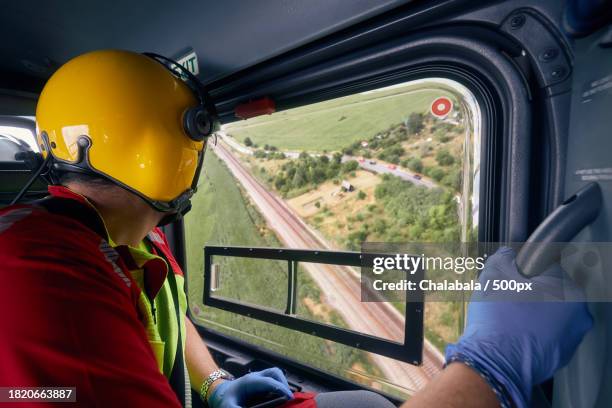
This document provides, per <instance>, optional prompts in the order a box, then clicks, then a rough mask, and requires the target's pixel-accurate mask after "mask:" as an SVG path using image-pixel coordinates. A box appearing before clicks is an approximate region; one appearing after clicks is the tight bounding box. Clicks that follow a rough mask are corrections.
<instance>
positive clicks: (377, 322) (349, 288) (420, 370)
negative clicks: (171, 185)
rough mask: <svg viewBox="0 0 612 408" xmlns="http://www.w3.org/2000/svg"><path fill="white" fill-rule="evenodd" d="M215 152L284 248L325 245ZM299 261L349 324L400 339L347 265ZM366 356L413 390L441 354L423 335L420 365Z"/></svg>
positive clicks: (390, 318)
mask: <svg viewBox="0 0 612 408" xmlns="http://www.w3.org/2000/svg"><path fill="white" fill-rule="evenodd" d="M214 152H215V153H216V155H217V156H218V157H219V158H220V159H221V160H223V161H224V162H225V163H226V165H227V166H228V168H229V169H230V171H231V172H232V174H233V175H234V177H235V178H236V179H237V180H238V181H239V182H240V184H241V185H242V186H243V188H244V189H245V190H246V192H247V193H248V194H249V196H250V198H251V200H252V201H253V202H254V203H255V205H256V206H257V207H258V208H259V210H260V212H261V213H262V215H263V216H264V218H265V219H266V221H267V223H268V225H269V226H270V227H271V228H272V229H273V230H274V231H275V232H276V234H277V236H278V237H279V239H280V240H281V241H282V243H283V244H284V245H286V246H287V247H289V248H308V249H320V248H325V249H330V248H329V245H328V244H327V243H326V242H325V241H324V240H323V239H322V238H321V237H320V236H318V234H317V233H316V232H315V231H313V230H312V229H311V228H310V227H309V226H308V225H306V223H305V222H304V221H303V220H301V218H300V217H298V216H297V215H296V214H295V213H294V212H293V210H292V209H291V208H289V207H288V206H287V204H286V203H285V202H284V201H283V200H282V199H281V198H279V197H278V196H276V194H274V193H273V192H270V191H268V190H267V189H266V188H265V187H264V186H263V185H262V184H261V183H259V181H257V180H256V179H255V178H254V177H253V176H252V175H251V174H250V173H249V172H248V170H247V169H246V168H245V167H244V166H243V165H242V163H241V162H240V161H239V160H238V159H237V158H236V157H235V156H234V155H233V154H232V153H231V152H230V151H229V150H228V149H227V148H225V147H224V146H223V144H218V145H217V146H216V147H214ZM302 266H303V267H304V268H305V269H306V270H307V271H308V273H309V274H310V275H311V276H312V278H313V279H314V280H315V282H316V283H317V285H318V286H319V287H320V288H321V290H322V292H323V293H324V296H325V300H326V301H327V303H328V304H329V305H330V306H332V307H333V308H334V309H335V310H336V311H337V312H338V313H339V314H340V315H341V316H342V317H343V319H344V321H345V322H346V324H347V326H348V328H350V329H352V330H355V331H358V332H361V333H366V334H371V335H374V336H378V337H382V338H386V339H389V340H394V341H400V342H402V341H403V335H404V317H403V316H402V315H401V314H400V313H399V312H398V311H397V310H396V309H395V308H394V307H393V306H392V305H390V304H388V303H383V302H361V286H360V282H359V279H358V278H357V277H356V276H355V274H354V272H353V271H351V270H350V268H348V267H342V266H334V265H324V264H303V265H302ZM371 356H372V359H373V360H374V361H375V363H376V364H377V366H378V367H379V368H380V369H381V371H382V372H383V373H384V376H385V378H386V381H387V382H389V383H390V384H394V385H397V386H400V387H403V388H407V389H409V390H413V391H416V390H418V389H420V388H421V387H423V386H424V385H425V384H426V383H427V381H429V379H431V378H432V377H433V376H434V375H435V374H436V373H437V372H439V371H440V370H441V369H442V365H443V357H442V355H441V354H440V353H439V352H438V351H437V350H436V349H435V348H434V347H433V346H432V345H431V344H430V343H429V342H427V341H426V342H425V344H424V348H423V364H422V365H421V366H414V365H411V364H407V363H402V362H399V361H396V360H393V359H390V358H387V357H382V356H378V355H374V354H372V355H371Z"/></svg>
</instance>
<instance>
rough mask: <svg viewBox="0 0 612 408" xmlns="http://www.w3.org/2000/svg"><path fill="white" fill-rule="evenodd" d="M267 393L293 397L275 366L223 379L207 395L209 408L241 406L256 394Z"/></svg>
mask: <svg viewBox="0 0 612 408" xmlns="http://www.w3.org/2000/svg"><path fill="white" fill-rule="evenodd" d="M268 393H275V394H279V396H282V395H284V396H286V397H287V398H289V399H292V398H293V393H292V392H291V390H290V389H289V384H287V379H286V378H285V375H284V374H283V372H282V371H281V370H280V369H279V368H276V367H272V368H268V369H266V370H263V371H256V372H254V373H249V374H246V375H243V376H242V377H240V378H237V379H235V380H232V381H224V382H222V383H221V384H219V385H218V386H216V387H215V388H214V389H213V390H212V393H211V395H209V396H208V406H209V407H210V408H241V407H243V406H244V405H245V403H246V402H247V401H248V400H249V399H250V398H253V397H255V396H257V395H265V394H268Z"/></svg>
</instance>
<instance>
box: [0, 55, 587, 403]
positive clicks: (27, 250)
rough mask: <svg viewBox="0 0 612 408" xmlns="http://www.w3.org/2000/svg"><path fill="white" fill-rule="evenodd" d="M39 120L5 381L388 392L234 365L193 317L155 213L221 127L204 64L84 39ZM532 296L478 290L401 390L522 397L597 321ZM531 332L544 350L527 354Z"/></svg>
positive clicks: (4, 288) (1, 290) (85, 387)
mask: <svg viewBox="0 0 612 408" xmlns="http://www.w3.org/2000/svg"><path fill="white" fill-rule="evenodd" d="M177 70H178V71H177ZM36 120H37V127H38V129H37V142H38V144H39V145H40V148H41V152H42V155H43V157H44V162H43V163H42V164H41V167H40V170H41V171H42V172H43V173H44V174H45V176H46V177H47V178H48V179H49V181H50V182H51V185H50V187H49V193H50V195H49V196H48V197H47V198H44V199H42V200H39V201H35V202H34V203H29V204H16V205H12V206H9V207H7V208H4V209H2V210H0V249H1V250H0V275H1V276H2V281H3V284H2V285H0V323H1V324H2V330H0V361H1V362H2V369H1V370H0V386H11V387H34V386H56V387H75V388H76V401H77V403H79V404H80V405H82V406H92V405H93V406H114V405H119V406H135V407H141V406H142V407H175V406H180V405H181V404H182V405H187V406H189V405H190V394H191V391H190V389H191V388H193V389H194V390H196V391H197V392H199V394H200V397H201V398H202V399H203V400H204V401H206V402H207V404H208V406H210V407H211V408H220V407H231V408H237V407H240V406H244V405H245V403H246V402H247V401H248V400H249V399H250V398H251V397H252V396H254V395H259V394H268V393H272V394H276V395H280V396H285V397H287V398H293V397H295V400H294V401H292V402H290V404H293V403H294V402H300V401H302V402H303V403H304V405H303V406H304V407H306V406H308V407H314V406H316V405H315V401H316V404H318V406H319V407H324V406H350V407H352V408H359V407H389V406H392V404H390V403H389V402H388V401H386V400H385V399H384V398H382V397H380V396H378V395H377V394H373V393H367V392H360V393H358V394H350V395H348V394H344V393H339V394H334V393H331V394H327V395H325V394H321V395H319V396H317V397H316V398H315V399H314V400H313V396H312V395H306V394H296V395H295V396H294V395H293V394H292V393H291V391H290V389H289V386H288V384H287V380H286V379H285V376H284V375H283V373H282V371H280V370H279V369H277V368H270V369H267V370H264V371H261V372H255V373H250V374H247V375H245V376H243V377H240V378H238V379H232V378H230V376H229V375H228V374H227V373H225V372H223V371H222V370H219V368H218V367H217V366H216V364H215V362H214V361H213V359H212V357H211V356H210V354H209V352H208V350H207V348H206V346H205V344H204V343H203V342H202V340H201V338H200V336H199V335H198V333H197V331H196V329H195V327H194V326H193V324H192V323H191V322H190V321H189V319H186V317H185V312H186V307H187V306H186V305H187V301H186V296H185V292H184V277H183V273H182V271H181V269H180V267H179V265H178V264H177V262H176V261H175V259H174V257H173V256H172V253H171V251H170V248H169V246H168V243H167V241H166V239H165V237H164V234H163V233H162V231H161V230H160V229H159V228H158V226H159V225H163V224H166V223H168V222H170V221H172V220H173V219H175V218H176V217H177V216H180V215H182V214H184V213H185V212H186V211H187V210H188V209H189V205H190V204H189V199H190V198H191V196H192V195H193V194H194V192H195V187H196V185H197V179H198V176H199V173H200V167H201V165H202V161H203V156H204V151H205V148H206V138H207V136H208V135H209V134H210V133H211V132H212V130H213V127H214V126H213V123H214V109H213V108H212V107H211V106H210V103H209V101H208V98H207V96H206V93H205V92H204V90H203V89H202V87H201V86H200V84H199V83H198V81H197V79H195V78H194V77H193V76H191V75H190V74H189V73H188V72H187V71H185V70H181V68H180V67H178V66H177V65H176V63H173V62H172V61H169V60H167V59H166V58H164V57H161V56H157V55H152V54H149V55H143V54H137V53H133V52H127V51H115V50H107V51H95V52H90V53H87V54H84V55H81V56H79V57H77V58H75V59H73V60H71V61H69V62H68V63H66V64H65V65H64V66H62V67H61V68H60V69H59V70H58V71H57V72H56V73H55V74H54V75H53V76H52V77H51V78H50V79H49V81H48V82H47V84H46V85H45V87H44V89H43V91H42V93H41V95H40V98H39V101H38V105H37V111H36ZM491 261H492V262H493V263H492V266H491V267H490V268H489V269H487V268H485V272H484V273H483V275H485V274H486V273H495V272H496V271H498V272H499V271H508V273H512V274H514V275H517V274H518V272H516V270H515V269H516V267H515V264H514V263H513V256H512V254H509V253H500V254H499V255H497V257H492V259H491ZM487 271H489V272H487ZM539 311H540V313H539V314H534V313H532V310H531V309H530V308H529V307H528V306H520V305H519V306H514V307H512V308H511V307H496V306H488V305H484V304H480V305H478V304H476V305H474V306H471V308H470V313H469V316H468V328H466V334H464V336H463V337H462V339H461V340H460V341H459V342H458V343H457V344H456V345H452V346H451V347H449V352H448V355H447V357H448V361H447V362H448V364H449V367H448V369H446V370H444V372H443V374H442V375H440V376H439V377H438V379H436V380H434V381H433V382H432V383H431V385H428V386H427V387H426V389H425V390H424V391H423V392H422V393H420V394H418V395H417V396H415V397H414V398H413V399H411V400H410V401H409V402H408V403H407V404H408V405H409V406H414V407H424V406H449V407H451V406H457V407H458V406H482V407H493V406H499V404H500V403H501V405H502V406H510V405H509V404H511V402H510V401H512V402H514V404H515V405H517V406H521V407H523V406H527V405H526V404H528V402H529V396H530V394H529V393H530V391H531V386H532V385H534V384H537V382H538V381H541V380H543V379H546V378H548V377H547V376H550V375H551V374H552V373H553V372H554V371H555V370H556V369H557V368H559V367H560V366H562V365H563V364H565V363H566V362H567V360H568V359H569V357H571V354H572V352H573V350H574V349H575V347H576V346H577V344H578V343H579V342H580V340H581V338H582V336H583V335H584V333H585V332H586V331H587V330H588V328H589V326H590V316H589V315H588V311H586V307H585V306H584V304H576V305H573V306H572V305H569V306H566V305H559V306H558V307H557V308H552V307H551V308H547V309H544V308H541V309H540V310H539ZM526 317H527V318H526ZM574 321H576V322H581V323H580V324H576V325H569V323H568V322H574ZM470 322H476V323H472V324H474V327H471V326H470ZM500 322H501V323H500ZM525 333H527V334H528V336H523V337H521V336H522V335H523V334H525ZM548 333H553V334H548ZM556 333H565V337H564V338H563V339H562V342H561V343H562V344H561V343H560V341H559V339H558V337H559V336H557V335H556ZM492 336H493V337H492ZM495 336H497V337H495ZM523 338H529V339H532V340H534V341H533V342H531V343H529V342H527V343H526V342H524V341H522V340H523ZM499 339H503V341H499ZM542 339H543V340H542ZM544 340H545V341H544ZM533 344H537V345H538V347H537V351H538V353H539V354H540V355H533V356H532V357H533V359H534V361H535V360H538V359H540V360H539V361H540V363H539V364H536V363H533V364H532V362H531V361H529V362H528V363H529V364H526V363H525V359H524V358H521V357H522V356H524V355H532V354H538V353H534V352H533ZM560 344H561V345H562V346H563V347H560ZM529 347H532V348H529ZM551 356H552V357H551ZM553 357H554V358H553ZM517 372H519V373H521V375H516V373H517ZM479 374H480V375H479ZM445 390H449V391H450V393H448V394H445V392H444V391H445ZM293 405H295V404H293Z"/></svg>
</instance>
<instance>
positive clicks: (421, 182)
mask: <svg viewBox="0 0 612 408" xmlns="http://www.w3.org/2000/svg"><path fill="white" fill-rule="evenodd" d="M217 134H218V136H219V138H220V139H221V140H222V141H223V142H225V143H227V144H228V145H229V146H230V147H231V148H232V149H234V150H236V151H238V152H240V153H242V154H246V155H250V156H252V155H253V149H252V148H250V147H247V146H245V145H243V144H241V143H238V142H237V141H236V139H234V138H232V137H228V136H227V134H226V133H225V132H217ZM282 153H283V154H284V155H285V156H286V157H289V158H291V159H297V158H298V157H299V155H300V152H288V151H283V152H282ZM311 156H314V157H318V156H321V154H317V153H311ZM328 156H329V157H330V158H331V156H332V155H331V154H328ZM351 160H355V161H356V162H357V163H359V167H361V168H362V169H364V170H368V171H371V172H373V173H378V174H392V175H394V176H397V177H399V178H401V179H402V180H405V181H409V182H411V183H413V184H416V185H417V186H422V187H426V188H430V189H431V188H443V187H442V186H440V185H439V184H437V183H436V182H435V181H433V180H431V179H429V178H427V177H423V176H422V175H420V174H419V175H418V176H417V173H415V172H413V171H410V170H408V169H404V168H402V167H399V166H394V165H393V164H391V163H386V162H382V161H379V160H372V159H364V160H362V159H361V157H355V156H349V155H346V154H345V155H343V156H342V162H343V163H344V162H347V161H351ZM393 167H395V168H393Z"/></svg>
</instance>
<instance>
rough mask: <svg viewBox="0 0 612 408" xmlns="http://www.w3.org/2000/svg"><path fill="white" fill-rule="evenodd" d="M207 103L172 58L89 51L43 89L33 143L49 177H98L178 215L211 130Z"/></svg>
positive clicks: (195, 83)
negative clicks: (48, 163)
mask: <svg viewBox="0 0 612 408" xmlns="http://www.w3.org/2000/svg"><path fill="white" fill-rule="evenodd" d="M209 104H210V101H209V99H208V97H207V95H206V94H205V92H204V90H203V88H202V87H201V84H200V83H199V81H198V80H197V79H196V78H195V77H194V76H193V75H191V74H190V73H189V72H188V71H187V70H185V69H184V68H182V67H181V66H180V65H178V64H177V63H175V62H174V61H172V60H169V59H167V58H165V57H162V56H158V55H155V54H147V55H144V54H138V53H134V52H129V51H120V50H103V51H94V52H89V53H87V54H83V55H81V56H78V57H76V58H74V59H72V60H70V61H69V62H67V63H66V64H64V65H63V66H62V67H60V68H59V69H58V70H57V71H56V72H55V73H54V74H53V75H52V76H51V78H50V79H49V81H48V82H47V83H46V85H45V87H44V88H43V90H42V93H41V94H40V98H39V100H38V105H37V107H36V124H37V141H38V144H39V145H40V146H41V151H42V154H43V157H44V158H45V159H50V160H51V162H52V167H51V168H52V172H62V171H64V172H65V171H75V172H85V173H89V174H95V175H98V176H102V177H104V178H106V179H109V180H111V181H113V182H115V183H117V184H119V185H121V186H122V187H124V188H126V189H128V190H130V191H132V192H134V193H136V194H138V195H139V196H141V197H142V198H143V199H145V201H147V202H148V203H149V204H151V205H152V206H153V207H154V208H156V209H157V210H159V211H171V212H183V211H184V210H185V209H186V208H187V207H188V206H189V199H190V198H191V196H192V195H193V193H194V192H195V187H196V184H197V179H198V176H199V172H200V167H201V165H202V160H203V156H204V150H205V146H206V137H207V136H208V135H210V133H212V131H213V122H214V117H215V115H214V108H211V106H210V105H209ZM49 154H50V155H51V157H47V156H48V155H49Z"/></svg>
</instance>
